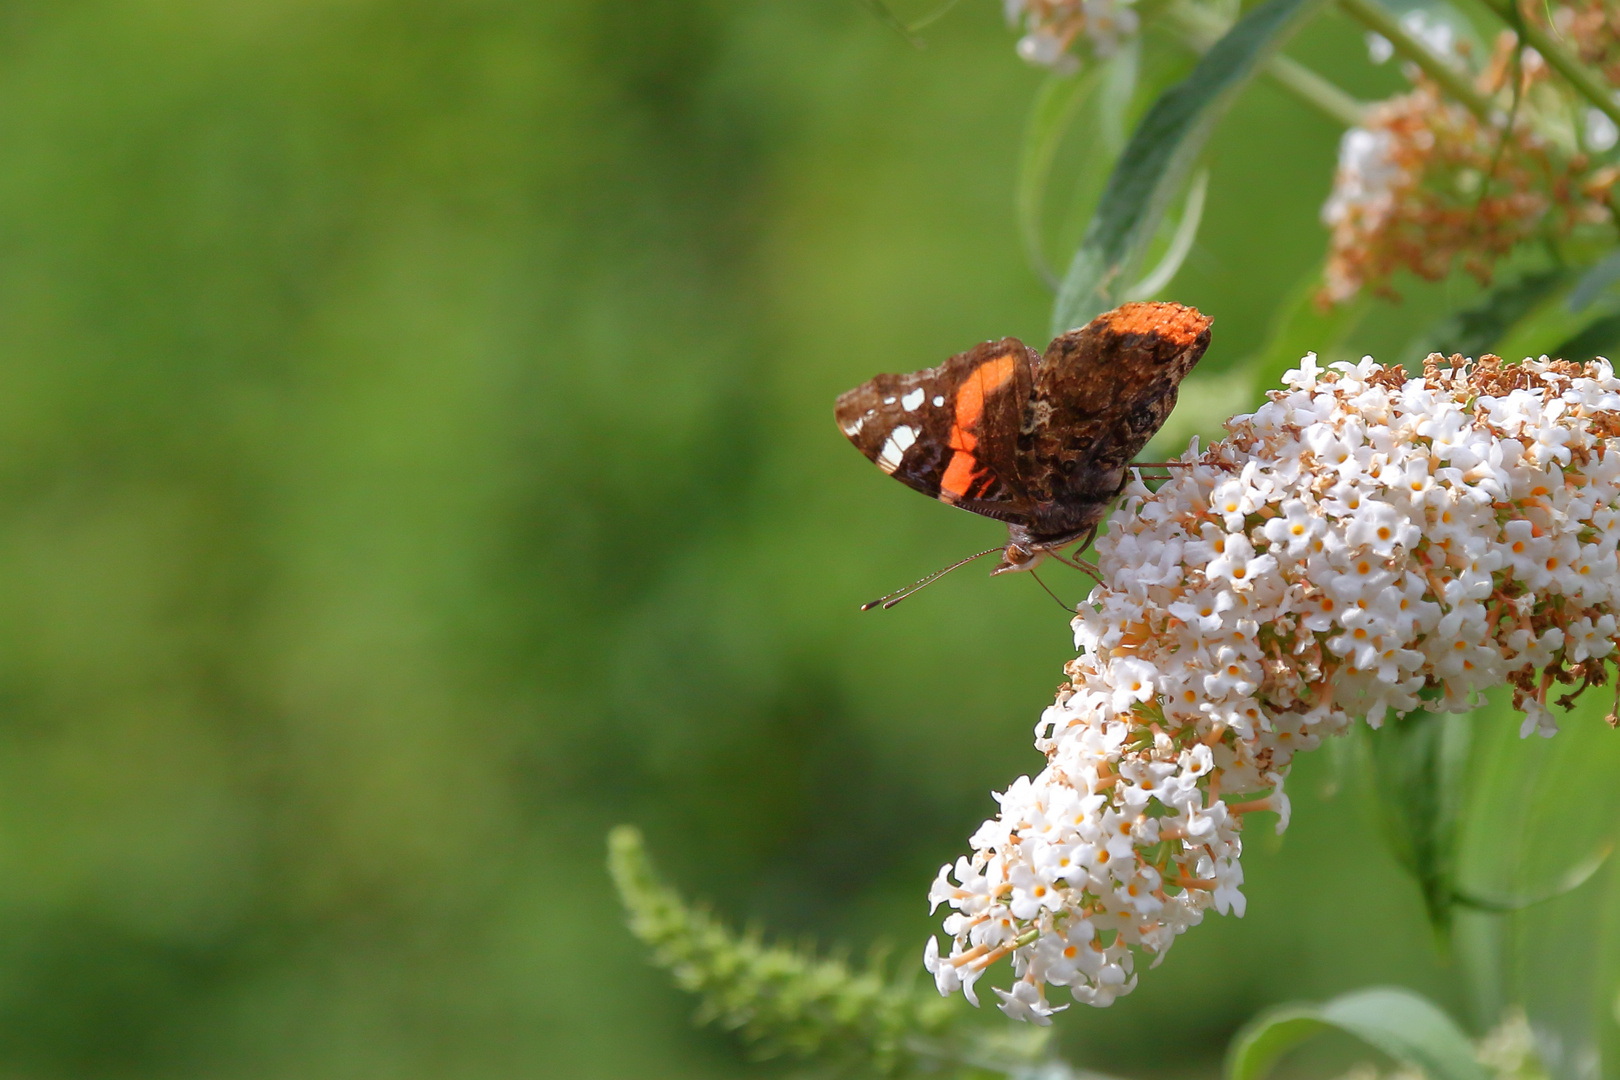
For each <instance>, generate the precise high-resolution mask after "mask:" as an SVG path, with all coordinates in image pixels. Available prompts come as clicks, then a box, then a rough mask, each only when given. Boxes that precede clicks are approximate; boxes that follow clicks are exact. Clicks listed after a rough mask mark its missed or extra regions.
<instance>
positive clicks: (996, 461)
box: [836, 303, 1210, 574]
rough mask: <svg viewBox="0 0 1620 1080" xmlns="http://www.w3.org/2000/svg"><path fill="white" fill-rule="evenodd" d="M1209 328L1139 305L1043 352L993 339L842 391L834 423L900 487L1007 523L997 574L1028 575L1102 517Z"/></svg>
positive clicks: (1179, 309) (1199, 318)
mask: <svg viewBox="0 0 1620 1080" xmlns="http://www.w3.org/2000/svg"><path fill="white" fill-rule="evenodd" d="M1209 325H1210V320H1209V319H1208V318H1206V317H1205V316H1203V315H1201V314H1199V313H1198V311H1196V310H1195V309H1193V308H1190V307H1185V306H1183V305H1181V304H1171V303H1136V304H1125V305H1123V306H1121V307H1119V308H1116V309H1114V310H1113V311H1110V312H1108V313H1106V314H1104V315H1100V316H1098V317H1097V318H1096V319H1094V320H1092V322H1090V323H1089V324H1087V325H1086V326H1085V327H1082V328H1081V329H1079V330H1071V331H1069V332H1068V333H1066V334H1062V335H1060V336H1059V337H1057V338H1055V339H1054V340H1053V341H1052V343H1051V344H1050V345H1048V346H1047V348H1046V352H1045V353H1044V354H1042V353H1037V352H1036V351H1035V350H1034V349H1031V348H1029V347H1028V346H1026V345H1024V344H1023V343H1022V342H1021V341H1019V340H1018V339H1017V338H1002V339H1001V340H1000V341H987V342H985V343H983V344H981V345H978V346H976V347H975V348H973V349H970V350H968V351H967V352H964V353H958V354H957V355H955V356H953V357H951V358H950V359H949V360H946V361H945V362H944V363H943V364H940V365H939V366H937V367H932V368H927V369H925V370H922V371H917V372H913V373H911V374H909V375H879V376H877V377H876V378H874V379H872V380H871V381H869V382H866V383H864V384H862V385H861V386H858V387H856V388H855V389H853V390H850V391H848V392H847V393H845V394H842V395H840V396H839V398H838V404H837V408H836V415H837V419H838V426H839V428H840V429H841V430H842V431H843V432H844V435H845V436H846V437H848V439H849V440H850V441H851V442H853V443H854V444H855V446H856V447H857V448H858V449H859V450H860V451H861V452H862V453H863V454H865V455H866V456H867V457H868V458H869V459H870V460H872V461H873V462H874V463H875V464H876V465H877V466H878V467H879V468H880V469H882V470H883V471H884V472H887V473H888V474H889V475H891V476H893V477H894V478H895V479H896V480H899V481H900V482H901V483H904V484H906V485H907V486H909V487H912V488H915V489H916V490H918V491H921V492H922V493H923V494H925V495H930V496H932V497H934V498H936V499H939V500H940V501H942V502H946V503H949V504H951V505H953V506H959V507H961V508H962V509H964V510H969V511H972V512H973V513H976V514H982V515H984V516H985V517H990V518H995V519H997V520H999V521H1003V522H1006V524H1007V529H1008V539H1007V544H1006V546H1005V547H1004V548H1003V549H1002V558H1001V562H1000V563H999V564H998V565H997V566H996V568H995V569H994V570H992V571H991V572H992V573H998V574H999V573H1005V572H1007V571H1011V570H1027V569H1030V568H1032V567H1034V566H1035V564H1036V563H1038V562H1039V561H1040V560H1041V559H1042V558H1044V557H1045V556H1046V555H1048V554H1050V553H1052V552H1054V551H1057V550H1059V549H1060V548H1063V547H1066V546H1068V545H1069V544H1072V543H1075V542H1077V541H1079V540H1082V539H1084V538H1085V537H1087V536H1088V535H1089V534H1090V533H1091V532H1092V531H1093V530H1094V529H1095V528H1096V527H1097V525H1098V524H1099V523H1100V522H1101V521H1102V520H1103V518H1104V517H1105V516H1106V515H1107V513H1108V511H1109V508H1110V507H1111V506H1112V505H1113V502H1114V499H1115V498H1116V497H1117V496H1118V495H1119V493H1120V491H1121V490H1123V488H1124V485H1125V478H1126V469H1127V468H1128V466H1129V465H1130V462H1131V460H1132V459H1133V458H1134V457H1135V456H1136V454H1137V453H1139V452H1140V451H1141V449H1142V448H1143V447H1144V446H1146V445H1147V442H1148V440H1149V439H1151V438H1152V437H1153V435H1154V433H1155V432H1157V431H1158V430H1159V428H1160V427H1161V426H1162V425H1163V423H1164V421H1165V419H1166V417H1168V416H1169V415H1170V410H1171V409H1173V408H1174V407H1175V404H1176V396H1177V390H1178V387H1179V386H1180V384H1181V380H1182V379H1183V378H1185V377H1186V375H1187V372H1189V371H1191V370H1192V368H1193V365H1195V364H1196V363H1197V362H1198V360H1199V358H1200V357H1202V356H1203V354H1204V350H1205V349H1206V348H1207V347H1208V346H1209Z"/></svg>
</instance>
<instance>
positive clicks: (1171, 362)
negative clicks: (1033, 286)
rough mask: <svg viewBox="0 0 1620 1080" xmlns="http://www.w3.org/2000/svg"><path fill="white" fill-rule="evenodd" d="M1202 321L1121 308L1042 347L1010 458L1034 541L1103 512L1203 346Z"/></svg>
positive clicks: (1149, 308)
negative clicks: (1028, 506)
mask: <svg viewBox="0 0 1620 1080" xmlns="http://www.w3.org/2000/svg"><path fill="white" fill-rule="evenodd" d="M1210 322H1211V320H1210V319H1208V318H1206V317H1205V316H1204V315H1201V314H1200V313H1199V312H1198V311H1196V310H1195V309H1193V308H1190V307H1185V306H1183V305H1181V304H1169V303H1133V304H1125V305H1122V306H1121V307H1118V308H1115V309H1114V310H1113V311H1110V312H1108V313H1106V314H1104V315H1100V316H1098V317H1097V318H1096V319H1093V320H1092V321H1091V322H1090V323H1089V324H1087V325H1086V326H1085V327H1083V328H1081V329H1079V330H1070V331H1069V332H1068V333H1066V334H1063V335H1061V336H1060V337H1058V338H1056V339H1054V340H1053V341H1052V343H1051V345H1049V346H1047V349H1046V354H1045V356H1043V357H1042V358H1041V362H1040V365H1039V371H1038V374H1037V376H1036V378H1035V388H1034V393H1033V394H1032V395H1031V397H1030V399H1029V403H1028V405H1027V407H1026V409H1025V412H1024V418H1023V421H1022V423H1021V424H1020V433H1019V440H1018V455H1017V458H1018V465H1017V470H1018V476H1019V478H1020V480H1021V481H1022V485H1023V487H1024V490H1025V491H1026V492H1027V493H1028V496H1029V498H1030V499H1031V500H1032V501H1033V502H1034V503H1035V504H1036V510H1035V520H1034V523H1033V525H1032V530H1031V531H1032V532H1033V533H1035V534H1036V536H1037V537H1039V536H1042V535H1062V534H1067V533H1072V532H1074V531H1075V530H1078V529H1085V528H1088V527H1090V526H1091V525H1093V524H1095V523H1096V522H1097V521H1100V520H1101V519H1102V517H1103V515H1104V514H1106V513H1107V509H1108V506H1109V505H1110V504H1111V503H1112V502H1113V499H1114V496H1115V495H1117V494H1118V492H1119V489H1120V487H1121V486H1122V485H1123V483H1124V479H1125V468H1126V466H1127V465H1129V464H1130V462H1131V460H1132V459H1133V458H1135V457H1136V455H1137V454H1138V453H1140V452H1141V450H1142V448H1143V447H1144V446H1146V445H1147V442H1148V440H1149V439H1151V438H1152V437H1153V435H1154V433H1155V432H1157V431H1158V430H1159V428H1160V427H1161V426H1162V425H1163V424H1164V421H1165V419H1166V418H1167V417H1168V416H1169V415H1170V410H1171V409H1173V408H1175V405H1176V395H1177V390H1178V387H1180V385H1181V380H1182V379H1184V378H1185V377H1186V375H1187V373H1188V372H1189V371H1191V370H1192V368H1193V365H1194V364H1196V363H1198V360H1199V358H1200V357H1202V356H1203V355H1204V350H1205V349H1206V348H1208V347H1209V326H1210Z"/></svg>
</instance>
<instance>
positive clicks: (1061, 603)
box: [1029, 570, 1074, 615]
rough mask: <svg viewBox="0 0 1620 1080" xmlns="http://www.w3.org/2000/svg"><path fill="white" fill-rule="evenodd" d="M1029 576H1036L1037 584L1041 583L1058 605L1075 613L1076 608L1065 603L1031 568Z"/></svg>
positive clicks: (1070, 612)
mask: <svg viewBox="0 0 1620 1080" xmlns="http://www.w3.org/2000/svg"><path fill="white" fill-rule="evenodd" d="M1029 576H1030V577H1032V578H1035V584H1037V585H1039V586H1040V587H1041V588H1043V589H1046V595H1047V596H1050V597H1051V598H1052V599H1053V600H1056V601H1057V606H1058V607H1060V608H1062V609H1063V610H1064V611H1067V612H1068V613H1069V614H1070V615H1073V614H1074V608H1072V607H1070V606H1069V605H1068V604H1065V603H1064V602H1063V601H1062V600H1059V599H1058V594H1057V593H1055V592H1053V591H1052V590H1051V589H1049V588H1047V585H1046V582H1044V581H1042V580H1041V579H1040V578H1039V577H1036V575H1035V571H1033V570H1031V571H1030V572H1029Z"/></svg>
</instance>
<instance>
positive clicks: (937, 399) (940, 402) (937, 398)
mask: <svg viewBox="0 0 1620 1080" xmlns="http://www.w3.org/2000/svg"><path fill="white" fill-rule="evenodd" d="M943 404H945V399H944V398H942V397H940V396H939V395H938V394H935V395H934V408H936V409H937V408H939V407H940V406H941V405H943Z"/></svg>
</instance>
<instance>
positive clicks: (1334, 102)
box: [1266, 56, 1367, 127]
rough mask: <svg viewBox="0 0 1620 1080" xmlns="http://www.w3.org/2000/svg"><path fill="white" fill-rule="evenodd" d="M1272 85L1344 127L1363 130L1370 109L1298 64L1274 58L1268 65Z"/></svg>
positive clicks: (1294, 61) (1284, 58)
mask: <svg viewBox="0 0 1620 1080" xmlns="http://www.w3.org/2000/svg"><path fill="white" fill-rule="evenodd" d="M1266 74H1267V75H1269V76H1271V80H1272V82H1275V83H1276V84H1277V85H1278V86H1280V87H1282V88H1283V89H1284V90H1287V91H1288V92H1289V93H1291V94H1293V95H1294V96H1295V97H1296V98H1298V99H1299V100H1300V101H1303V102H1304V103H1305V104H1307V105H1310V106H1312V107H1313V108H1315V109H1316V111H1318V112H1320V113H1321V114H1322V115H1323V116H1326V117H1327V118H1328V119H1329V120H1334V121H1336V122H1338V123H1339V124H1342V125H1343V126H1345V127H1360V126H1361V120H1362V117H1363V116H1364V115H1365V114H1366V112H1367V106H1366V105H1364V104H1362V103H1361V102H1359V101H1357V100H1356V99H1355V98H1353V97H1351V96H1350V95H1349V94H1347V93H1345V92H1344V91H1343V90H1340V89H1339V88H1338V87H1337V86H1335V85H1333V84H1332V83H1330V82H1328V81H1327V80H1326V79H1324V78H1322V76H1320V75H1318V74H1317V73H1316V72H1314V71H1312V70H1311V69H1310V68H1308V67H1306V66H1305V65H1304V64H1301V63H1299V62H1298V61H1296V60H1290V59H1289V58H1288V57H1286V56H1273V57H1272V58H1271V59H1270V60H1269V61H1267V62H1266Z"/></svg>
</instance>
